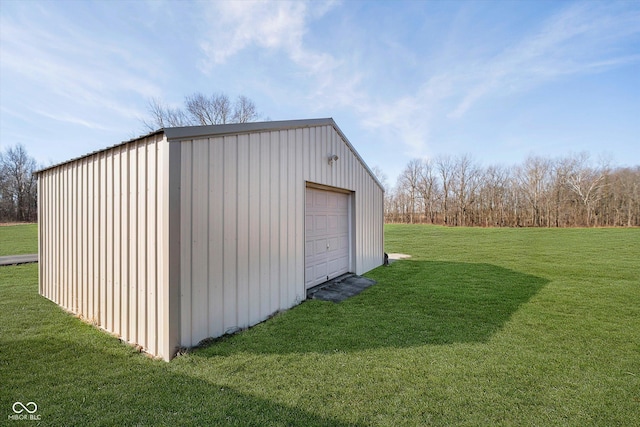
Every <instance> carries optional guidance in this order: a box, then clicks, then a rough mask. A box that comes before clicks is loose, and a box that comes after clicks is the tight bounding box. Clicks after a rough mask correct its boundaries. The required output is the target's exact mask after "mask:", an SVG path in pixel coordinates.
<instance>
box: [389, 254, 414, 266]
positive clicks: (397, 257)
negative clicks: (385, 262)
mask: <svg viewBox="0 0 640 427" xmlns="http://www.w3.org/2000/svg"><path fill="white" fill-rule="evenodd" d="M388 255H389V264H391V263H393V262H396V261H398V260H401V259H407V258H411V255H407V254H388Z"/></svg>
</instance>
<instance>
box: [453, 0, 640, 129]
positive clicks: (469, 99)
mask: <svg viewBox="0 0 640 427" xmlns="http://www.w3.org/2000/svg"><path fill="white" fill-rule="evenodd" d="M639 33H640V13H638V12H631V13H626V14H623V15H613V14H612V13H611V12H610V11H608V9H607V8H604V7H601V5H599V4H592V3H578V4H574V5H571V6H570V7H568V8H566V9H565V10H563V11H562V12H561V13H559V14H557V15H555V16H552V17H551V18H550V19H549V20H547V21H546V22H545V23H544V24H543V25H542V27H541V28H540V29H539V30H538V31H537V32H536V33H535V34H533V35H531V36H529V37H525V38H524V39H522V40H521V41H520V42H519V43H517V44H516V45H515V46H514V47H513V48H511V49H507V50H505V51H503V52H501V53H499V54H498V55H496V56H494V57H490V58H486V59H485V61H484V63H483V64H481V65H480V66H477V67H475V68H476V71H475V73H474V75H471V76H470V85H469V86H468V87H467V89H466V94H465V95H464V96H463V97H462V99H461V100H460V101H459V102H458V104H457V107H456V108H455V109H454V110H453V111H452V112H451V114H450V117H452V118H460V117H462V116H463V115H464V114H465V113H466V112H467V111H468V110H469V109H470V108H471V107H472V106H473V105H474V104H475V103H476V102H478V101H479V100H480V99H481V98H483V97H485V96H491V95H493V94H504V93H505V92H506V90H505V88H508V89H509V90H511V91H513V90H523V89H529V88H531V87H533V86H536V85H539V84H542V83H545V82H547V81H550V80H553V79H556V78H560V77H566V76H569V75H575V74H584V73H593V72H603V71H606V70H609V69H611V68H613V67H616V66H620V65H623V64H625V63H629V62H633V61H637V60H638V59H639V56H638V55H619V54H617V53H616V51H615V47H616V45H618V44H619V43H621V42H622V43H624V42H625V41H626V40H628V39H629V38H630V37H632V36H634V35H637V34H639Z"/></svg>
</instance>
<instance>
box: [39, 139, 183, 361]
mask: <svg viewBox="0 0 640 427" xmlns="http://www.w3.org/2000/svg"><path fill="white" fill-rule="evenodd" d="M167 156H168V144H167V143H166V141H164V142H163V138H162V135H155V136H151V137H149V138H147V139H142V140H138V141H134V142H130V143H128V144H124V145H120V146H118V147H114V148H112V149H109V150H105V151H102V152H99V153H96V154H94V155H90V156H87V157H84V158H81V159H78V160H75V161H72V162H69V163H66V164H63V165H60V166H57V167H54V168H51V169H47V170H45V171H43V172H41V173H40V174H39V176H38V185H39V245H40V267H39V268H40V293H41V294H42V295H43V296H45V297H47V298H49V299H51V300H52V301H54V302H56V303H57V304H59V305H61V306H62V307H64V308H66V309H67V310H69V311H71V312H73V313H76V314H78V315H79V316H81V317H82V318H84V319H86V320H87V321H89V322H91V323H94V324H96V325H99V326H100V327H102V328H104V329H106V330H107V331H109V332H111V333H113V334H115V335H117V336H119V337H121V338H122V339H123V340H125V341H127V342H131V343H136V344H139V345H141V346H142V347H143V348H145V350H146V351H148V352H149V353H151V354H155V355H159V356H162V357H164V358H166V359H168V358H169V357H171V354H169V353H170V352H172V350H173V349H172V346H171V344H170V343H169V342H168V338H167V333H166V324H167V323H168V320H167V319H165V318H166V316H167V315H166V312H167V310H166V307H165V304H167V301H166V294H167V289H166V283H167V269H166V268H165V266H163V265H161V264H160V262H161V260H163V259H166V253H165V251H166V250H167V249H166V248H167V247H168V244H169V242H168V236H167V232H166V223H167V219H168V209H167V208H166V205H168V202H167V194H168V193H167V190H166V188H164V187H166V184H165V183H166V178H165V177H164V176H163V170H164V169H166V166H165V165H167V164H168V159H167ZM163 313H164V314H163Z"/></svg>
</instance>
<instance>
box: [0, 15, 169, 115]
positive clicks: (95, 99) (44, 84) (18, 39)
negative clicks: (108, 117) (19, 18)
mask: <svg viewBox="0 0 640 427" xmlns="http://www.w3.org/2000/svg"><path fill="white" fill-rule="evenodd" d="M47 17H48V19H50V21H49V22H50V24H51V25H50V26H48V27H46V28H43V27H42V26H39V25H37V24H33V23H32V22H27V23H25V22H15V21H12V20H9V19H5V18H4V17H3V19H2V22H1V24H2V49H1V55H2V69H3V73H5V75H13V76H19V79H16V81H19V82H20V83H21V84H27V82H30V83H29V87H30V89H31V90H38V91H40V95H45V93H48V94H50V96H49V99H50V100H51V102H53V101H52V100H53V97H58V101H57V102H55V104H56V105H60V104H61V102H59V100H60V99H65V100H66V101H67V105H70V104H69V102H71V103H72V104H76V105H84V106H85V108H92V109H105V110H107V111H110V112H113V113H116V114H118V115H120V116H123V117H131V116H132V115H136V114H139V111H138V110H137V109H136V108H133V107H131V106H130V105H127V103H126V102H124V101H123V98H124V96H123V95H126V94H132V95H135V96H141V97H146V98H149V97H152V96H157V95H158V94H159V93H160V89H159V88H158V87H157V86H156V85H155V84H153V83H151V82H150V81H149V79H148V76H147V71H146V70H149V69H154V68H158V67H157V64H154V63H153V61H147V62H146V63H144V61H145V60H147V59H148V58H144V59H142V58H137V57H136V55H135V54H134V53H132V52H130V51H129V50H127V49H126V48H123V47H120V46H119V45H117V44H114V43H105V42H104V41H103V40H99V39H96V38H92V37H90V36H89V35H88V34H86V33H84V32H83V30H82V29H81V28H80V27H76V26H73V25H70V24H69V23H68V22H67V21H64V20H61V21H58V22H55V21H54V20H55V18H56V17H55V16H54V15H52V14H47ZM5 84H6V82H5ZM51 95H52V96H51ZM44 98H46V97H44V96H41V97H40V102H41V101H42V99H44ZM23 102H24V103H25V104H28V105H31V104H32V103H31V102H30V101H29V99H23ZM74 120H75V121H76V123H85V125H86V123H89V122H87V121H86V120H84V119H83V118H80V117H77V118H75V119H74V118H72V117H71V116H70V115H69V113H67V115H66V119H65V121H74Z"/></svg>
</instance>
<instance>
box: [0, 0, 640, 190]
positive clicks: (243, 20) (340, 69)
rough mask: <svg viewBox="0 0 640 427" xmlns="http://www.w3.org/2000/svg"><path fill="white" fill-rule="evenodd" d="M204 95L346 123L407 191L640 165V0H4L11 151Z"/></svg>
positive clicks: (68, 147)
mask: <svg viewBox="0 0 640 427" xmlns="http://www.w3.org/2000/svg"><path fill="white" fill-rule="evenodd" d="M194 92H203V93H205V94H209V93H217V92H224V93H226V94H227V95H229V96H230V97H231V98H235V97H237V96H238V95H246V96H247V97H249V98H251V99H252V100H253V101H254V102H255V103H256V105H257V107H258V109H259V111H260V113H261V116H262V117H263V118H265V119H270V120H288V119H302V118H319V117H333V118H334V119H335V120H336V122H337V123H338V126H340V128H341V129H342V131H343V132H344V133H345V134H346V135H347V137H348V138H349V140H350V141H351V143H352V144H353V145H354V146H355V148H356V149H357V150H358V151H359V153H360V154H361V155H362V157H363V158H364V159H365V160H366V161H367V163H368V164H369V165H370V166H379V167H380V168H382V170H383V171H384V172H385V173H386V174H387V176H388V178H389V179H388V180H389V184H391V185H393V183H394V182H395V178H396V177H397V175H398V174H399V173H400V171H401V170H402V169H403V168H404V166H405V165H406V164H407V162H408V161H409V160H410V159H412V158H417V157H434V156H437V155H440V154H450V155H459V154H470V155H471V156H472V157H473V158H474V159H475V160H476V161H478V163H480V164H482V165H485V166H487V165H490V164H502V165H513V164H516V163H520V162H521V161H523V160H524V159H525V158H526V157H527V156H528V155H540V156H545V157H559V156H565V155H568V154H571V153H578V152H581V151H587V152H589V153H591V155H592V157H598V156H604V157H607V158H609V159H610V160H611V161H612V162H613V163H614V164H616V165H622V166H624V165H638V164H640V1H622V2H611V1H606V2H588V1H578V2H570V1H549V2H546V1H533V0H531V1H486V0H485V1H479V0H478V1H408V2H400V1H388V2H385V1H369V2H366V1H350V0H349V1H342V2H339V1H335V2H334V1H329V2H323V1H311V2H304V1H295V2H285V1H278V2H254V1H234V2H210V1H206V2H187V1H124V0H119V1H64V0H58V1H41V2H40V1H29V0H23V1H15V0H1V4H0V150H4V149H5V148H6V147H8V146H12V145H14V144H16V143H20V144H23V145H24V146H25V147H26V148H27V151H28V152H29V153H30V154H31V155H32V156H33V157H35V158H36V160H37V161H38V162H40V163H42V164H45V165H47V164H52V163H58V162H61V161H64V160H67V159H69V158H72V157H76V156H79V155H82V154H85V153H88V152H91V151H94V150H97V149H100V148H104V147H106V146H110V145H114V144H116V143H118V142H120V141H123V140H128V139H131V138H133V137H135V136H138V135H140V134H142V133H145V128H144V126H143V125H142V123H141V120H142V119H143V118H145V117H146V115H147V105H148V101H149V99H150V98H157V99H161V100H163V101H164V102H165V103H167V104H169V105H175V106H179V105H181V104H182V101H183V99H184V97H185V95H189V94H192V93H194Z"/></svg>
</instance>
